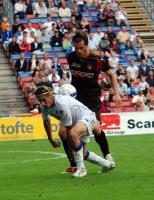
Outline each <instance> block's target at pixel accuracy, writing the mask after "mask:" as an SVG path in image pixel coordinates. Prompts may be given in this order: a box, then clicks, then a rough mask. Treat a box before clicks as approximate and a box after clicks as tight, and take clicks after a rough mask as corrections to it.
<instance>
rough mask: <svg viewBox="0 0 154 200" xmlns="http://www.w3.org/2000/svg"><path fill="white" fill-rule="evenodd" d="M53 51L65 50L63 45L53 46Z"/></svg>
mask: <svg viewBox="0 0 154 200" xmlns="http://www.w3.org/2000/svg"><path fill="white" fill-rule="evenodd" d="M53 51H63V47H53Z"/></svg>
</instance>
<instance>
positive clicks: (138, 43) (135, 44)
mask: <svg viewBox="0 0 154 200" xmlns="http://www.w3.org/2000/svg"><path fill="white" fill-rule="evenodd" d="M132 45H133V48H134V49H140V48H142V47H143V46H144V43H143V40H142V39H141V37H140V36H139V35H137V36H136V38H135V39H134V40H133V42H132Z"/></svg>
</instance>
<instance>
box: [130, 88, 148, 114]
mask: <svg viewBox="0 0 154 200" xmlns="http://www.w3.org/2000/svg"><path fill="white" fill-rule="evenodd" d="M132 103H133V104H134V105H135V107H136V110H137V111H144V110H145V103H146V97H145V96H144V94H143V91H142V90H139V91H138V94H136V95H134V96H133V98H132Z"/></svg>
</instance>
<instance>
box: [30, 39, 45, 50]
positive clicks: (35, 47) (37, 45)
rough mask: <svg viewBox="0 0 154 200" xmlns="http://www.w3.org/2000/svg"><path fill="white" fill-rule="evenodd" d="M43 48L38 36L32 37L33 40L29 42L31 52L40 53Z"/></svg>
mask: <svg viewBox="0 0 154 200" xmlns="http://www.w3.org/2000/svg"><path fill="white" fill-rule="evenodd" d="M42 49H43V45H42V43H41V42H40V41H39V38H38V37H36V36H35V37H34V42H32V43H31V52H33V53H41V51H42Z"/></svg>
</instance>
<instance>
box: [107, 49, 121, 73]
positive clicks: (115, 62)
mask: <svg viewBox="0 0 154 200" xmlns="http://www.w3.org/2000/svg"><path fill="white" fill-rule="evenodd" d="M108 62H109V65H110V67H111V68H112V69H118V66H119V58H118V55H117V54H116V53H115V52H114V51H111V52H110V57H109V59H108Z"/></svg>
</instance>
